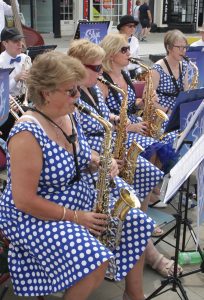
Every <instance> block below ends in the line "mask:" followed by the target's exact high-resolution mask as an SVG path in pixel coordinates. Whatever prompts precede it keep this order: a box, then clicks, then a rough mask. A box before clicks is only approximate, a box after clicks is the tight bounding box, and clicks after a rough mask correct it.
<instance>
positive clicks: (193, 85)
mask: <svg viewBox="0 0 204 300" xmlns="http://www.w3.org/2000/svg"><path fill="white" fill-rule="evenodd" d="M183 58H184V60H185V61H187V62H188V63H189V64H190V65H191V66H192V68H193V78H192V81H191V82H190V83H189V85H188V90H194V89H196V88H197V86H198V77H199V71H198V67H197V66H196V64H194V63H193V62H192V61H191V60H190V58H189V57H188V56H184V55H183Z"/></svg>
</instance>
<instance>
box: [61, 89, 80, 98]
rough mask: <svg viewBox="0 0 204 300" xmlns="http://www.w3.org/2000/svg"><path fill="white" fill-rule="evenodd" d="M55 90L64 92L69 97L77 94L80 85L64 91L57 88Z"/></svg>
mask: <svg viewBox="0 0 204 300" xmlns="http://www.w3.org/2000/svg"><path fill="white" fill-rule="evenodd" d="M57 91H58V92H61V93H63V94H66V95H67V96H69V97H75V96H76V95H77V94H78V92H80V87H79V86H77V88H73V89H70V90H66V91H61V90H57Z"/></svg>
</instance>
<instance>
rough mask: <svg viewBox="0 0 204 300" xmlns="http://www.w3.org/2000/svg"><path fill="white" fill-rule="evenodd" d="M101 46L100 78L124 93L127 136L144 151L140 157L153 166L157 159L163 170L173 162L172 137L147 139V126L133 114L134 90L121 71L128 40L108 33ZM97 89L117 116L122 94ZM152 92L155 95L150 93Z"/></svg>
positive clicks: (125, 56)
mask: <svg viewBox="0 0 204 300" xmlns="http://www.w3.org/2000/svg"><path fill="white" fill-rule="evenodd" d="M100 46H101V47H102V48H103V49H104V50H105V52H106V55H105V58H104V59H103V70H104V72H103V77H104V78H105V79H107V80H108V81H109V82H111V83H114V84H115V85H117V86H119V87H120V88H122V89H123V90H124V91H126V92H127V95H128V109H127V113H128V118H129V120H130V124H129V125H128V127H127V130H128V131H129V132H130V136H131V134H132V133H133V135H132V140H134V139H136V141H137V142H138V143H139V144H140V145H141V146H142V147H143V148H144V149H145V151H144V152H143V153H142V154H141V155H142V156H143V157H145V158H146V159H148V160H150V161H152V162H153V163H155V156H156V160H157V164H156V165H157V166H159V167H163V169H164V170H165V171H166V170H167V168H168V165H169V161H170V160H175V159H176V156H175V152H174V150H173V149H172V142H173V141H174V139H175V134H168V135H167V136H166V137H165V138H164V139H163V140H162V141H159V140H156V139H154V138H151V137H149V136H147V135H148V128H147V123H146V122H144V121H141V118H139V117H138V116H137V115H136V114H135V112H136V110H137V108H138V105H137V103H136V94H135V89H134V86H133V85H132V82H131V80H130V77H129V76H128V74H127V73H126V72H124V71H123V69H124V67H126V66H127V65H128V63H129V57H130V51H129V50H130V49H129V46H128V42H127V37H126V36H125V35H123V34H117V33H110V34H108V35H107V36H106V37H105V38H104V39H103V40H102V41H101V43H100ZM99 86H100V88H101V90H102V92H103V95H104V99H105V101H106V104H107V106H108V107H109V109H110V111H111V112H112V113H114V114H116V115H119V114H120V108H121V103H122V100H123V96H122V94H121V93H119V92H117V91H115V90H113V89H112V88H110V87H107V86H105V85H103V84H99ZM152 93H154V91H153V90H152ZM154 102H155V101H154ZM154 102H153V103H150V105H154ZM129 141H130V139H129ZM160 162H161V163H160Z"/></svg>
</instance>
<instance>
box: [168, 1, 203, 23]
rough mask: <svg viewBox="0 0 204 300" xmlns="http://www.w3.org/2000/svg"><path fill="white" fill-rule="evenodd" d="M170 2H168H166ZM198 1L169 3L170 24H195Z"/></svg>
mask: <svg viewBox="0 0 204 300" xmlns="http://www.w3.org/2000/svg"><path fill="white" fill-rule="evenodd" d="M166 2H168V1H166ZM197 3H198V1H197V0H196V1H195V0H187V1H186V0H173V1H169V7H168V12H170V13H169V15H168V17H169V20H168V22H169V23H193V22H195V13H196V9H197V5H196V4H197Z"/></svg>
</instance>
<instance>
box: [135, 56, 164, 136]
mask: <svg viewBox="0 0 204 300" xmlns="http://www.w3.org/2000/svg"><path fill="white" fill-rule="evenodd" d="M129 61H130V62H131V63H133V64H138V65H140V66H141V67H142V68H144V69H145V70H146V77H145V81H146V83H145V87H144V91H143V99H144V103H145V104H144V111H143V121H145V122H147V127H148V135H149V136H151V137H153V138H156V139H159V138H160V137H161V136H162V134H163V132H162V124H163V123H164V122H165V121H167V120H168V116H167V114H165V112H163V111H162V110H161V109H155V107H154V101H153V98H154V88H153V81H152V71H151V69H150V68H149V67H148V66H147V65H145V64H143V63H141V62H140V61H138V60H137V59H135V58H129Z"/></svg>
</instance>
